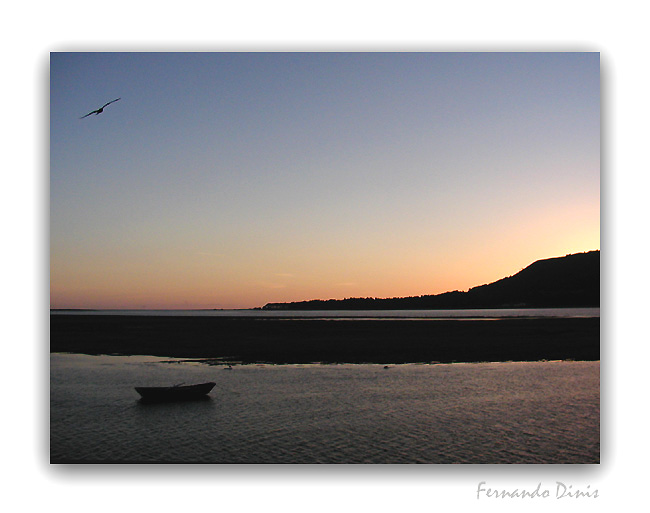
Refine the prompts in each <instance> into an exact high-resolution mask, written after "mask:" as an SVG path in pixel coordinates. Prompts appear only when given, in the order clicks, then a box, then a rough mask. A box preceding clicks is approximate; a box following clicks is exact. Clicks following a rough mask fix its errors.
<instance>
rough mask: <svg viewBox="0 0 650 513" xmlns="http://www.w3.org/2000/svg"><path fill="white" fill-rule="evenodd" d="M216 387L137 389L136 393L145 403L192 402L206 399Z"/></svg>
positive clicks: (188, 386) (189, 386) (208, 384)
mask: <svg viewBox="0 0 650 513" xmlns="http://www.w3.org/2000/svg"><path fill="white" fill-rule="evenodd" d="M215 385H216V383H213V382H209V383H200V384H198V385H186V386H175V387H135V391H136V392H137V393H138V394H140V396H141V397H142V400H143V401H152V402H153V401H155V402H159V401H191V400H195V399H204V398H206V396H207V395H208V394H209V393H210V391H211V390H212V389H213V388H214V386H215Z"/></svg>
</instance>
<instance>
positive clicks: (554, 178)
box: [50, 53, 600, 309]
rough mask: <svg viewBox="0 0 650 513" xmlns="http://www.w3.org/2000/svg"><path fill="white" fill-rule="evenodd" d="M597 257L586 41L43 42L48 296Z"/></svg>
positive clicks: (594, 78) (116, 297) (474, 280)
mask: <svg viewBox="0 0 650 513" xmlns="http://www.w3.org/2000/svg"><path fill="white" fill-rule="evenodd" d="M116 98H120V100H119V101H117V102H115V103H113V104H111V105H109V106H108V107H107V108H106V109H105V111H104V112H103V113H102V114H99V115H91V116H89V117H86V118H84V119H79V118H81V117H82V116H83V115H85V114H86V113H88V112H90V111H93V110H95V109H97V108H99V107H101V106H102V105H103V104H104V103H106V102H108V101H110V100H113V99H116ZM594 249H600V55H599V54H598V53H52V54H50V306H51V307H52V308H124V309H135V308H151V309H159V308H161V309H165V308H169V309H175V308H181V309H182V308H250V307H259V306H263V305H264V304H266V303H269V302H285V301H300V300H307V299H330V298H346V297H402V296H418V295H424V294H437V293H442V292H446V291H449V290H467V289H469V288H470V287H474V286H477V285H481V284H484V283H490V282H492V281H495V280H498V279H500V278H502V277H504V276H509V275H512V274H515V273H516V272H518V271H519V270H521V269H522V268H524V267H526V266H527V265H529V264H530V263H532V262H533V261H535V260H539V259H542V258H550V257H555V256H563V255H565V254H570V253H577V252H582V251H590V250H594Z"/></svg>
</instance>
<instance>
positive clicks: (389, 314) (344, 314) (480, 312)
mask: <svg viewBox="0 0 650 513" xmlns="http://www.w3.org/2000/svg"><path fill="white" fill-rule="evenodd" d="M50 313H51V314H53V315H69V314H74V315H173V316H178V315H181V316H183V315H185V316H212V317H292V318H293V317H301V318H302V317H307V318H314V319H331V318H336V319H365V318H368V319H453V318H458V319H468V318H469V319H484V318H485V319H502V318H504V317H600V308H498V309H497V308H486V309H473V310H304V311H301V310H295V311H292V310H51V311H50Z"/></svg>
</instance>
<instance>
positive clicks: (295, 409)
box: [50, 354, 600, 463]
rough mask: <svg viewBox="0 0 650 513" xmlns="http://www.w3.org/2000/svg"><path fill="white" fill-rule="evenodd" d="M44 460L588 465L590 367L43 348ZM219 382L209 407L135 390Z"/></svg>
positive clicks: (595, 431) (594, 383)
mask: <svg viewBox="0 0 650 513" xmlns="http://www.w3.org/2000/svg"><path fill="white" fill-rule="evenodd" d="M50 363H51V367H50V454H51V461H52V462H55V463H56V462H168V463H598V462H599V460H600V377H599V371H600V362H522V363H517V362H507V363H480V364H449V365H441V364H438V365H416V364H408V365H394V366H390V368H389V369H384V367H383V366H382V365H278V366H274V365H247V366H235V367H234V368H233V370H224V368H223V367H221V366H207V365H204V364H199V363H189V362H182V361H181V360H174V359H168V358H156V357H148V356H119V357H118V356H87V355H72V354H51V362H50ZM203 381H215V382H216V383H217V386H216V387H215V389H214V390H213V391H212V393H211V395H210V399H208V400H206V401H199V402H190V403H178V404H155V405H147V404H142V403H141V402H140V401H139V399H138V395H137V393H136V392H135V390H134V389H133V387H134V386H137V385H144V386H146V385H150V386H156V385H172V384H177V383H181V382H186V383H198V382H203Z"/></svg>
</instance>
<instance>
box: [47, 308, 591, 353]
mask: <svg viewBox="0 0 650 513" xmlns="http://www.w3.org/2000/svg"><path fill="white" fill-rule="evenodd" d="M50 351H51V352H70V353H83V354H120V355H153V356H165V357H177V358H192V359H213V360H215V361H223V362H233V363H239V362H241V363H254V362H265V363H276V364H287V363H311V362H322V363H382V364H389V363H415V362H441V363H447V362H481V361H539V360H570V359H573V360H599V359H600V319H599V318H533V319H500V320H397V319H396V320H358V319H355V320H323V319H317V320H316V319H279V318H241V317H191V316H187V317H171V316H128V315H72V314H71V315H50Z"/></svg>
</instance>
